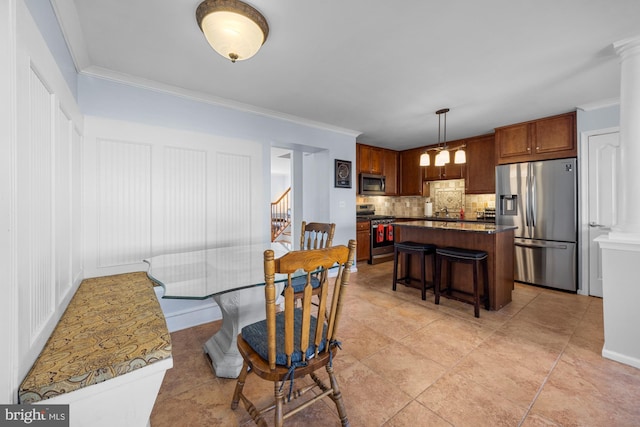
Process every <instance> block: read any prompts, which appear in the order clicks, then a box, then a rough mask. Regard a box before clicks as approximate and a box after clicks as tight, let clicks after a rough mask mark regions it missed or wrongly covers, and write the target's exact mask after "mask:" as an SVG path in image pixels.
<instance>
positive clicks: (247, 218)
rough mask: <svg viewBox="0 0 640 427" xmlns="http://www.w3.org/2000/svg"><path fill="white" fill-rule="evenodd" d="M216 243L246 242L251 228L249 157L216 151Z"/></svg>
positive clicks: (222, 244)
mask: <svg viewBox="0 0 640 427" xmlns="http://www.w3.org/2000/svg"><path fill="white" fill-rule="evenodd" d="M214 174H215V183H216V185H215V191H216V193H215V195H214V196H213V197H214V199H215V200H216V219H217V221H216V224H215V227H216V228H215V229H216V233H215V236H216V242H217V245H218V246H226V245H231V244H233V245H248V244H251V239H252V236H253V232H254V230H252V227H251V225H252V213H253V209H254V207H253V206H252V200H251V194H252V191H251V189H252V176H251V157H250V156H248V155H237V154H229V153H216V168H215V171H214Z"/></svg>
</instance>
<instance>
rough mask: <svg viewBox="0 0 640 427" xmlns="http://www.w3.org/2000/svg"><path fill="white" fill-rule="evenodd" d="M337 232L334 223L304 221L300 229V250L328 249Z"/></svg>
mask: <svg viewBox="0 0 640 427" xmlns="http://www.w3.org/2000/svg"><path fill="white" fill-rule="evenodd" d="M335 231H336V225H335V224H334V223H330V224H329V223H323V222H310V223H307V222H306V221H302V227H300V249H301V250H303V249H320V248H328V247H329V246H331V244H332V243H333V234H334V233H335Z"/></svg>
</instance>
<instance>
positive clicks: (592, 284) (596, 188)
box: [588, 132, 620, 297]
mask: <svg viewBox="0 0 640 427" xmlns="http://www.w3.org/2000/svg"><path fill="white" fill-rule="evenodd" d="M619 155H620V135H619V133H618V132H614V133H607V134H601V135H592V136H590V137H589V178H588V179H589V182H588V186H589V195H588V197H589V208H588V209H589V212H588V224H589V228H588V238H589V295H593V296H598V297H602V251H601V249H600V245H598V243H596V242H595V241H594V240H595V239H596V238H597V237H599V236H601V235H603V234H607V233H608V232H609V231H610V230H611V227H613V226H614V225H616V222H617V221H616V219H617V212H616V206H617V200H616V192H615V191H614V189H615V188H616V166H617V163H618V160H619Z"/></svg>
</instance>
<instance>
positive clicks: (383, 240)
mask: <svg viewBox="0 0 640 427" xmlns="http://www.w3.org/2000/svg"><path fill="white" fill-rule="evenodd" d="M356 216H357V218H359V219H364V220H368V221H370V222H371V238H370V239H369V240H370V245H371V247H370V249H371V251H370V254H371V255H370V257H369V264H378V263H381V262H385V261H391V260H393V226H392V225H391V223H392V222H393V221H394V220H395V217H393V216H391V215H376V211H375V205H373V204H363V205H356Z"/></svg>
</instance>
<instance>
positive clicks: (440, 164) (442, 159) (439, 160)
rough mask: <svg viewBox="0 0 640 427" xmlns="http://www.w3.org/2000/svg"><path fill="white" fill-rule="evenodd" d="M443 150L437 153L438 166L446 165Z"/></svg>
mask: <svg viewBox="0 0 640 427" xmlns="http://www.w3.org/2000/svg"><path fill="white" fill-rule="evenodd" d="M442 153H443V151H441V152H439V153H438V154H436V163H435V165H436V166H444V164H445V161H444V157H443V156H442Z"/></svg>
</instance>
